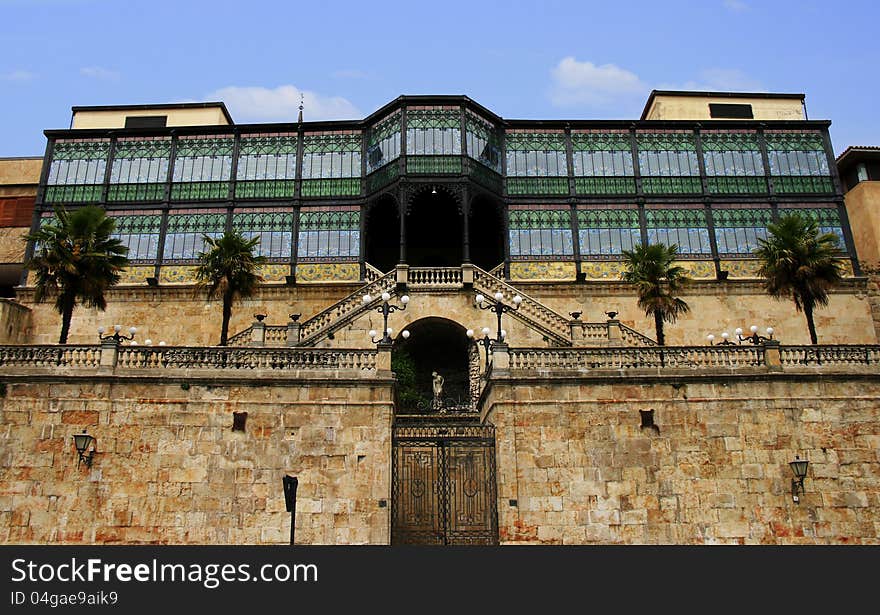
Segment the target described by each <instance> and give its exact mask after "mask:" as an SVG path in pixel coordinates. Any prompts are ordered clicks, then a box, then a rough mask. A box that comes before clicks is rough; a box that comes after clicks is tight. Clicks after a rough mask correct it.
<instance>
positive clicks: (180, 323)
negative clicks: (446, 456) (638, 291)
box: [18, 279, 878, 347]
mask: <svg viewBox="0 0 880 615" xmlns="http://www.w3.org/2000/svg"><path fill="white" fill-rule="evenodd" d="M515 286H516V287H517V288H519V289H521V290H522V291H523V292H525V293H527V294H529V295H531V296H532V297H534V298H535V299H537V300H538V301H541V302H542V303H544V304H545V305H547V306H548V307H551V308H553V309H554V310H556V311H557V312H559V313H560V314H562V315H563V316H564V317H566V318H567V317H568V314H569V312H572V311H582V312H583V315H582V316H581V320H584V321H588V322H604V321H605V320H606V316H605V312H606V311H609V310H613V311H616V312H619V315H618V319H620V320H621V322H623V323H624V324H625V325H628V326H630V327H632V328H634V329H636V330H637V331H640V332H641V333H644V334H645V335H648V336H649V337H651V338H654V337H655V333H654V322H653V318H649V317H647V316H645V314H644V312H643V311H642V310H640V309H639V308H638V306H637V305H636V296H635V291H634V290H633V289H632V288H631V287H630V286H628V285H625V284H621V283H618V282H593V283H586V284H575V283H565V284H528V283H519V284H515ZM359 287H360V285H359V284H358V283H353V284H322V285H298V286H294V287H289V286H284V285H277V284H276V285H264V286H263V287H261V289H260V290H259V292H258V293H257V295H256V296H254V297H253V298H250V299H247V300H244V301H241V302H239V303H237V304H236V305H235V306H234V307H233V313H232V321H231V323H230V335H232V334H234V333H236V332H238V331H241V330H243V329H245V328H247V327H248V326H250V325H251V323H252V322H253V320H254V314H255V313H263V314H268V317H267V319H266V322H267V323H268V324H276V325H281V324H286V323H287V321H288V314H291V313H301V314H302V317H301V318H300V322H302V321H304V320H306V319H307V318H309V317H310V316H312V315H314V314H316V313H318V312H320V311H321V310H323V309H324V308H326V307H328V306H330V305H332V304H333V303H335V302H336V301H338V300H339V299H341V298H343V297H345V296H346V295H348V294H349V293H351V292H354V291H356V290H357V289H358V288H359ZM871 292H872V291H871V290H870V285H869V284H868V283H867V282H866V281H865V280H861V279H859V280H851V281H848V282H846V283H845V284H844V285H843V286H841V287H840V288H838V289H835V290H834V291H833V292H832V293H831V300H830V304H829V305H828V306H827V307H825V308H820V309H818V310H817V311H816V313H815V320H816V329H817V332H818V335H819V342H820V343H823V344H844V343H849V344H855V343H860V344H872V343H876V342H877V340H878V336H877V333H876V332H875V325H874V317H873V316H872V305H871V299H870V297H871ZM474 294H475V293H474V292H473V291H465V290H463V289H462V290H450V291H418V290H412V291H410V296H411V298H412V301H411V302H410V304H409V306H408V307H407V310H406V311H405V312H397V313H395V314H393V315H392V316H391V318H390V320H389V325H390V326H391V327H392V328H393V329H394V331H395V335H397V334H398V333H399V332H400V331H401V330H402V329H403V328H404V327H405V326H406V325H407V324H409V323H411V322H414V321H415V320H418V319H420V318H427V317H442V318H449V319H451V320H454V321H455V322H457V323H459V324H461V325H462V326H463V327H465V328H473V329H475V330H479V329H481V328H482V327H484V326H488V327H489V328H490V329H491V330H492V332H493V335H494V332H495V327H496V323H495V317H494V315H493V314H492V313H490V312H488V311H482V312H481V311H480V310H478V309H477V308H476V307H474V302H473V297H474ZM874 294H875V295H876V292H875V291H874ZM682 297H683V298H684V299H685V300H686V301H687V302H688V304H689V305H690V307H691V312H690V313H688V314H685V315H683V316H682V317H681V318H680V319H679V320H678V322H676V323H675V324H673V325H668V326H667V327H666V343H667V344H668V345H702V344H706V343H707V342H706V335H707V334H708V333H714V334H715V335H716V337H717V336H719V335H720V333H721V332H722V331H725V330H726V331H728V332H730V333H731V335H732V334H733V331H734V329H736V328H737V327H743V328H744V329H748V327H749V326H751V325H752V324H755V325H758V326H768V325H770V326H773V327H774V328H775V329H776V335H775V337H777V338H778V339H779V340H781V341H782V343H784V344H808V343H809V342H810V340H809V333H808V331H807V325H806V320H805V319H804V316H803V314H801V313H798V312H796V311H795V308H794V304H793V302H791V301H789V300H775V299H772V298H770V297H769V296H767V295H766V293H764V291H763V290H762V288H761V286H760V284H759V283H757V282H745V281H735V282H723V283H719V282H714V281H707V282H694V283H693V284H691V285H690V286H689V287H688V288H687V290H686V291H685V292H684V293H683V294H682ZM18 298H19V300H20V301H21V303H22V304H23V305H25V306H27V307H29V308H31V309H32V310H33V335H32V336H31V338H30V341H31V342H32V343H40V344H44V343H54V342H56V341H57V339H58V332H59V330H60V328H61V318H60V316H59V315H58V314H57V313H56V312H55V311H54V310H53V309H52V304H51V303H49V302H47V303H43V304H35V303H34V302H33V291H32V290H28V289H25V290H22V291H20V292H19V293H18ZM107 303H108V306H107V310H106V312H101V311H98V310H96V309H85V308H82V307H79V308H77V309H76V311H75V312H74V315H73V320H72V323H71V333H70V338H69V340H70V343H73V344H77V343H93V342H95V341H96V337H95V336H96V333H95V331H96V329H97V327H98V326H99V325H105V326H109V325H112V324H116V323H118V324H122V325H123V326H124V327H125V328H128V327H129V326H132V325H133V326H136V327H138V329H139V333H138V339H139V340H144V339H148V338H149V339H152V340H153V341H154V343H156V342H158V341H159V340H163V341H165V342H166V343H168V344H169V345H215V344H217V342H218V341H219V337H220V320H221V305H220V302H219V301H206V300H205V297H204V293H203V292H200V291H197V290H196V289H195V288H193V287H182V286H179V287H162V286H160V287H158V288H148V287H146V286H139V287H118V288H115V289H112V290H111V291H109V292H108V293H107ZM875 303H876V300H875ZM875 311H876V310H875ZM504 327H505V329H506V330H507V331H508V333H509V340H510V342H511V344H512V345H515V346H542V345H545V344H546V342H544V340H543V339H542V335H541V334H540V333H538V332H536V331H534V330H532V329H531V328H529V327H527V326H526V325H524V324H523V323H521V322H519V321H518V320H516V319H515V318H514V317H512V316H510V315H505V316H504ZM381 328H382V318H381V315H380V314H378V313H376V312H367V313H365V314H363V315H362V316H361V317H360V318H358V319H357V320H356V321H355V322H353V323H352V324H350V325H348V326H347V327H346V328H344V329H342V330H341V331H339V332H338V334H337V336H336V339H335V340H330V341H327V342H325V344H324V345H328V344H329V345H335V346H345V347H369V346H370V343H369V339H368V337H367V332H368V331H369V330H370V329H376V330H379V329H381Z"/></svg>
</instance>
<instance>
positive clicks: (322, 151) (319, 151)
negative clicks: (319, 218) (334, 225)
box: [301, 130, 362, 197]
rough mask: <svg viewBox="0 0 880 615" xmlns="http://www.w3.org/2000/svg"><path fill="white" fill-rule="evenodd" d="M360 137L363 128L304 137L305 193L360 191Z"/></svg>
mask: <svg viewBox="0 0 880 615" xmlns="http://www.w3.org/2000/svg"><path fill="white" fill-rule="evenodd" d="M361 141H362V135H361V133H360V131H351V130H346V131H330V132H318V133H307V134H306V135H305V136H304V137H303V169H302V177H303V181H302V188H301V193H302V196H304V197H331V196H358V195H360V193H361V181H360V179H359V178H360V176H361Z"/></svg>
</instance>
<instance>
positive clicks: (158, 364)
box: [0, 345, 378, 373]
mask: <svg viewBox="0 0 880 615" xmlns="http://www.w3.org/2000/svg"><path fill="white" fill-rule="evenodd" d="M108 355H109V356H108ZM377 355H378V352H377V351H376V350H373V349H367V350H361V349H325V348H287V347H279V348H240V347H239V348H236V347H229V346H226V347H220V346H213V347H182V346H114V345H94V346H0V368H3V367H28V368H40V367H72V368H98V367H102V366H103V367H108V368H110V369H112V370H113V371H114V373H119V372H124V371H126V370H151V369H198V370H220V371H227V370H290V371H301V370H333V371H336V370H373V371H375V370H376V369H377V366H378V360H377Z"/></svg>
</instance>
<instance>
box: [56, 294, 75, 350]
mask: <svg viewBox="0 0 880 615" xmlns="http://www.w3.org/2000/svg"><path fill="white" fill-rule="evenodd" d="M74 305H75V304H74V300H73V297H64V303H63V305H62V308H61V335H59V336H58V343H59V344H66V343H67V336H68V334H69V333H70V320H71V318H73V308H74Z"/></svg>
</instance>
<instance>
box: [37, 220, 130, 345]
mask: <svg viewBox="0 0 880 615" xmlns="http://www.w3.org/2000/svg"><path fill="white" fill-rule="evenodd" d="M113 227H114V221H113V219H112V218H108V217H107V214H106V213H104V210H103V209H101V208H100V207H95V206H93V205H89V206H87V207H82V208H80V209H77V210H75V211H74V212H72V213H70V212H68V211H67V210H65V209H64V208H61V207H56V208H55V219H54V220H52V221H51V222H49V223H48V224H44V225H43V226H42V227H41V228H40V229H39V230H37V231H35V232H33V233H30V234H29V235H27V236H26V237H25V240H26V241H32V242H34V255H33V257H32V258H31V259H30V260H29V261H28V262H27V265H26V266H27V268H28V269H30V270H32V271H33V272H34V274H35V282H34V284H35V288H36V291H35V293H34V299H35V300H36V301H37V302H38V303H41V302H43V301H45V300H46V299H48V298H49V297H55V310H56V311H57V312H58V313H59V314H61V335H60V336H59V337H58V343H59V344H66V343H67V336H68V334H69V333H70V320H71V318H72V316H73V310H74V308H75V307H76V306H77V304H78V303H82V304H83V305H85V306H86V307H90V308H98V309H99V310H105V309H107V299H106V298H105V297H104V292H105V291H106V290H107V289H108V288H110V287H111V286H114V285H115V284H117V283H118V282H119V272H120V271H121V270H122V269H123V268H125V267H126V266H127V265H128V258H126V256H125V255H126V254H128V248H127V247H126V246H125V245H123V244H122V242H121V241H119V239H117V238H115V237H113Z"/></svg>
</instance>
